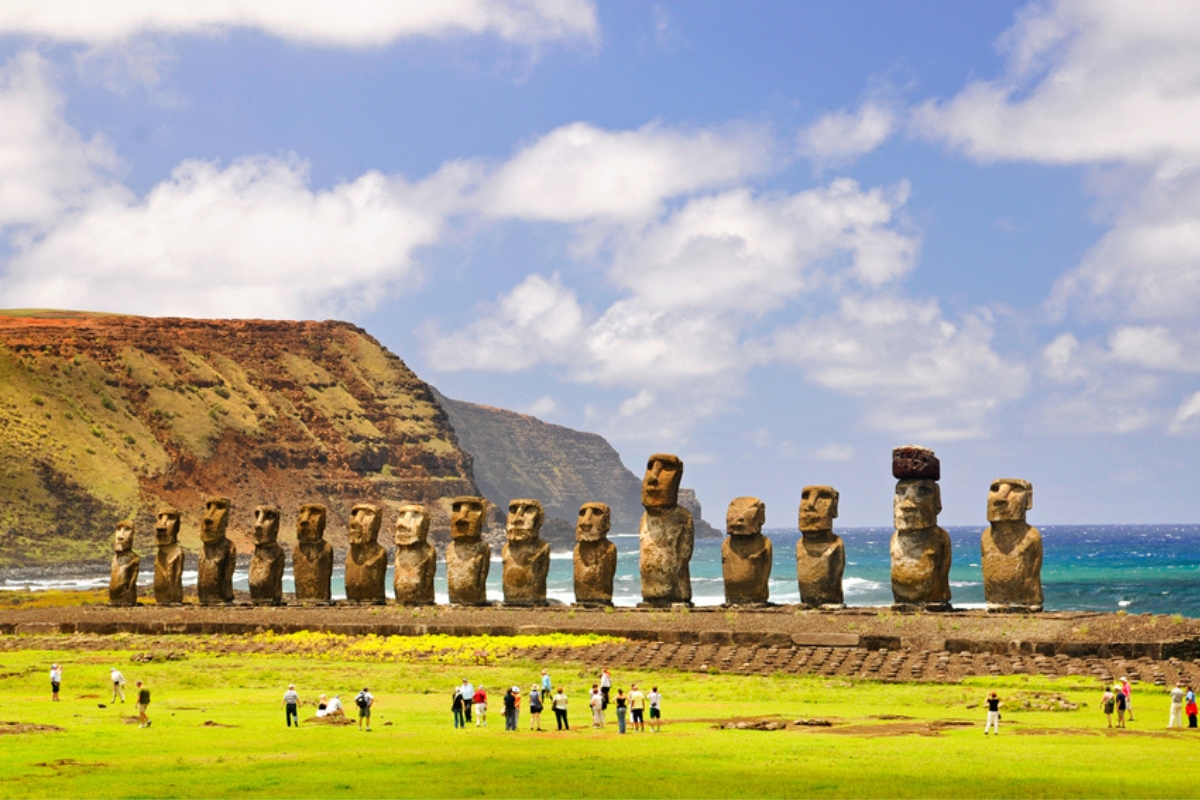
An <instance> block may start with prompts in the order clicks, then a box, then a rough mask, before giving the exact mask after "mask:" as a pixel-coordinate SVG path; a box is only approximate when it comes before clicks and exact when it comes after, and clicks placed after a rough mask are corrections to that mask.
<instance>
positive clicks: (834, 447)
mask: <svg viewBox="0 0 1200 800" xmlns="http://www.w3.org/2000/svg"><path fill="white" fill-rule="evenodd" d="M813 457H814V458H816V459H817V460H819V461H853V460H854V448H853V447H851V446H850V445H848V444H835V443H830V444H827V445H825V446H824V447H822V448H821V449H819V450H817V452H815V453H813Z"/></svg>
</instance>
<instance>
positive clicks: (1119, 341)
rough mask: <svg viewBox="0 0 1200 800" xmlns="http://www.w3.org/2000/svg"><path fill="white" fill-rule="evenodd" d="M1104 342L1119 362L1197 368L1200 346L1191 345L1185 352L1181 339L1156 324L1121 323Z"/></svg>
mask: <svg viewBox="0 0 1200 800" xmlns="http://www.w3.org/2000/svg"><path fill="white" fill-rule="evenodd" d="M1108 342H1109V347H1110V349H1111V350H1112V354H1113V357H1114V358H1115V359H1116V360H1117V361H1118V362H1120V363H1124V364H1132V365H1135V366H1139V367H1143V368H1145V369H1153V370H1163V371H1167V372H1195V371H1198V370H1200V359H1198V357H1200V348H1196V347H1194V346H1193V347H1192V348H1191V350H1192V352H1191V353H1189V352H1187V350H1186V349H1185V347H1184V342H1182V341H1181V340H1180V339H1179V338H1177V337H1176V336H1175V335H1174V334H1172V333H1171V332H1170V331H1169V330H1167V329H1166V328H1164V327H1162V326H1160V325H1155V326H1150V327H1146V326H1123V327H1120V328H1117V329H1116V330H1114V331H1113V332H1112V334H1110V336H1109V340H1108ZM1190 344H1193V345H1194V343H1190Z"/></svg>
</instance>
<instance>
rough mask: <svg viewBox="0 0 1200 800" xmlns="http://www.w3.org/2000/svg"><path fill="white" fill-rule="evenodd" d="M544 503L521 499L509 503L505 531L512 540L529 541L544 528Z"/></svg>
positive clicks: (509, 539)
mask: <svg viewBox="0 0 1200 800" xmlns="http://www.w3.org/2000/svg"><path fill="white" fill-rule="evenodd" d="M544 516H545V513H544V512H543V511H542V504H541V503H539V502H538V501H537V500H529V499H520V500H513V501H512V502H511V503H509V504H508V524H507V525H506V527H505V529H504V532H505V536H506V537H507V538H508V541H510V542H528V541H530V540H532V539H536V538H537V537H538V533H540V532H541V530H542V518H543V517H544Z"/></svg>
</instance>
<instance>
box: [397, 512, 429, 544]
mask: <svg viewBox="0 0 1200 800" xmlns="http://www.w3.org/2000/svg"><path fill="white" fill-rule="evenodd" d="M428 536H429V514H428V512H426V511H425V506H421V505H417V504H415V503H409V504H408V505H403V506H400V516H398V517H396V539H395V541H396V544H397V545H399V546H401V547H403V546H404V545H410V544H417V543H418V542H423V541H425V539H426V538H427V537H428Z"/></svg>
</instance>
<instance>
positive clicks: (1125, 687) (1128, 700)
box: [1121, 678, 1133, 722]
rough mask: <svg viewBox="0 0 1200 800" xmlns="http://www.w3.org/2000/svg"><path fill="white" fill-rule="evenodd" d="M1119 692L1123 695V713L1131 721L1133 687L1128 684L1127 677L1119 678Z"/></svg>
mask: <svg viewBox="0 0 1200 800" xmlns="http://www.w3.org/2000/svg"><path fill="white" fill-rule="evenodd" d="M1121 693H1122V694H1123V695H1125V713H1127V714H1128V715H1129V721H1130V722H1133V687H1132V686H1130V685H1129V678H1121Z"/></svg>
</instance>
